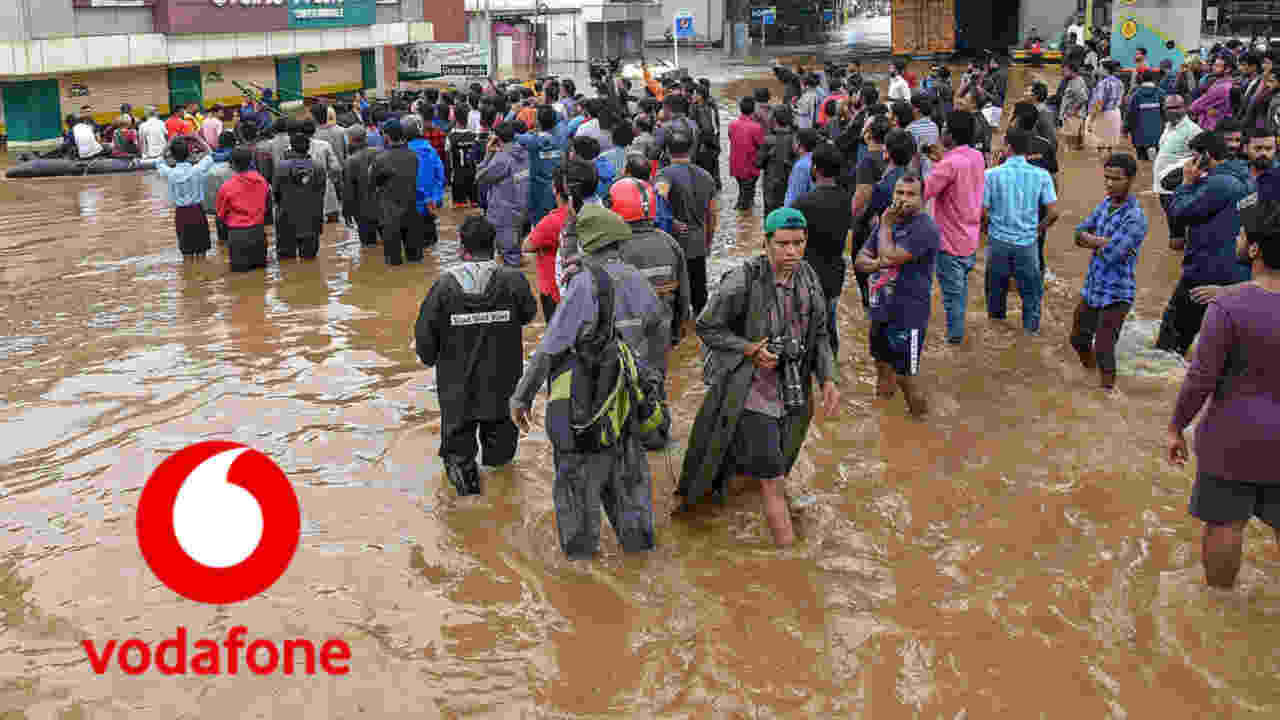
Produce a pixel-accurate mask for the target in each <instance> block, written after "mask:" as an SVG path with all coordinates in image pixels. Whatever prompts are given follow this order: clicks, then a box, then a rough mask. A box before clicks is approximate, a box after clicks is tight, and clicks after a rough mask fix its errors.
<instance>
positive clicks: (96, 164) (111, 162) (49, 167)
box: [5, 158, 155, 178]
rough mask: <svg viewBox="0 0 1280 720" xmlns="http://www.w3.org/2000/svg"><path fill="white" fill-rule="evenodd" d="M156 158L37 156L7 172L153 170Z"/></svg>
mask: <svg viewBox="0 0 1280 720" xmlns="http://www.w3.org/2000/svg"><path fill="white" fill-rule="evenodd" d="M154 167H155V161H154V160H145V161H144V160H140V159H138V158H133V159H128V160H126V159H123V158H94V159H92V160H67V159H65V158H35V159H31V160H27V161H25V162H22V163H19V164H17V165H14V166H13V167H11V168H9V170H8V171H7V172H5V177H8V178H38V177H61V176H76V175H108V174H111V173H124V172H137V171H139V170H151V169H153V168H154Z"/></svg>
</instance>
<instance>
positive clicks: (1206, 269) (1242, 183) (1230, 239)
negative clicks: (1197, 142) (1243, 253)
mask: <svg viewBox="0 0 1280 720" xmlns="http://www.w3.org/2000/svg"><path fill="white" fill-rule="evenodd" d="M1255 189H1256V185H1255V184H1254V182H1253V179H1252V178H1251V177H1249V171H1248V168H1247V167H1241V166H1237V165H1235V164H1232V163H1227V162H1223V163H1220V164H1219V165H1218V166H1217V167H1215V168H1213V169H1212V170H1210V171H1209V174H1208V176H1207V177H1205V178H1204V179H1202V180H1201V181H1200V182H1197V183H1195V184H1193V185H1182V186H1180V187H1179V188H1178V189H1177V190H1175V191H1174V193H1173V199H1172V200H1171V201H1170V202H1169V209H1168V212H1169V220H1170V224H1171V225H1173V224H1176V225H1180V226H1185V227H1186V236H1187V241H1186V248H1185V250H1184V251H1183V260H1182V274H1183V277H1184V278H1185V279H1186V280H1187V281H1188V282H1191V283H1193V287H1194V286H1195V285H1231V284H1234V283H1236V282H1240V281H1241V280H1246V279H1248V275H1247V274H1246V273H1247V266H1244V265H1241V264H1240V263H1239V262H1238V261H1237V259H1236V236H1238V235H1239V234H1240V210H1239V208H1238V203H1239V202H1240V200H1242V199H1244V197H1245V196H1247V195H1249V193H1252V192H1253V191H1254V190H1255Z"/></svg>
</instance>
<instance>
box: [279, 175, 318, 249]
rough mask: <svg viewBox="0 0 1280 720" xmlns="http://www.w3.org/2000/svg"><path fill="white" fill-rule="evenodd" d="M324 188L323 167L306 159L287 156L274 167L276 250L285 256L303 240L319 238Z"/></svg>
mask: <svg viewBox="0 0 1280 720" xmlns="http://www.w3.org/2000/svg"><path fill="white" fill-rule="evenodd" d="M326 184H327V181H326V177H325V171H324V168H323V167H320V166H319V165H317V164H316V163H315V162H314V161H313V160H311V158H309V157H299V156H297V155H294V154H292V153H290V154H289V155H286V156H285V159H284V161H283V162H281V163H280V164H279V165H277V166H276V176H275V178H274V180H273V181H272V183H271V186H272V188H273V190H274V193H275V201H276V207H277V208H278V209H279V211H278V214H277V217H276V247H277V249H278V250H280V251H282V252H283V253H284V254H285V255H286V256H288V255H289V253H290V249H291V248H294V247H295V243H297V241H299V240H301V239H303V238H319V237H320V233H321V232H322V231H323V230H324V193H325V186H326Z"/></svg>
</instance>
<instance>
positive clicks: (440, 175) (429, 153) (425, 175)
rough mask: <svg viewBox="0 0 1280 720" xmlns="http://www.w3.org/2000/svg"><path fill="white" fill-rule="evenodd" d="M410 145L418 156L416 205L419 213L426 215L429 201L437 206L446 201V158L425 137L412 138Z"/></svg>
mask: <svg viewBox="0 0 1280 720" xmlns="http://www.w3.org/2000/svg"><path fill="white" fill-rule="evenodd" d="M408 147H409V149H410V150H412V151H413V153H414V154H415V155H417V156H418V174H417V176H416V180H415V183H416V186H415V187H416V190H415V192H414V207H415V208H417V210H418V214H419V215H426V214H427V203H428V202H431V203H435V206H436V207H440V206H441V204H443V203H444V184H445V172H444V160H442V159H441V157H440V152H439V151H437V150H436V148H435V145H433V144H432V143H431V142H430V141H429V140H426V139H424V138H414V139H413V140H410V141H409V146H408Z"/></svg>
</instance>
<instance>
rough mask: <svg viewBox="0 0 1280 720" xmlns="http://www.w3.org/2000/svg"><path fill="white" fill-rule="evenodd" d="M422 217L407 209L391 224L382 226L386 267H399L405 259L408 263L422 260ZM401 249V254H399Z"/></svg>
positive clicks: (386, 223)
mask: <svg viewBox="0 0 1280 720" xmlns="http://www.w3.org/2000/svg"><path fill="white" fill-rule="evenodd" d="M423 239H424V236H423V229H422V216H421V215H419V214H418V211H417V210H416V209H414V208H409V209H408V210H406V211H405V212H403V213H400V215H399V216H398V217H396V218H394V219H393V220H392V221H391V222H385V223H383V225H382V254H383V256H384V257H386V259H387V264H388V265H399V264H400V263H402V262H404V259H405V258H406V257H407V258H408V259H409V261H410V262H413V261H417V260H421V259H422V248H423ZM401 248H403V254H402V253H401Z"/></svg>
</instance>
